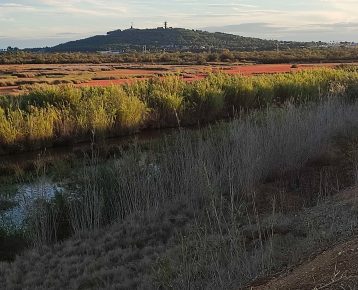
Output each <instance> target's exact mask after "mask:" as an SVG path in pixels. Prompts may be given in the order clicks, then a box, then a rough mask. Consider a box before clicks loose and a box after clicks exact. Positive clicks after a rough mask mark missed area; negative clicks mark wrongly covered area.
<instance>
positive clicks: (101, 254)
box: [0, 99, 358, 289]
mask: <svg viewBox="0 0 358 290" xmlns="http://www.w3.org/2000/svg"><path fill="white" fill-rule="evenodd" d="M357 110H358V104H356V103H354V104H352V103H350V104H345V103H342V102H340V101H337V100H336V99H332V100H330V101H327V102H323V103H321V104H318V105H310V106H301V107H294V106H292V105H289V106H287V107H285V108H284V109H268V110H267V111H265V112H257V113H254V114H252V115H250V116H248V117H247V118H245V119H241V120H237V121H234V122H232V123H230V124H222V125H219V126H214V127H212V128H208V129H205V130H201V131H196V132H185V131H182V132H181V133H180V134H178V136H173V137H172V138H168V139H167V140H165V142H162V144H161V145H160V148H159V149H158V148H152V149H153V150H149V151H143V150H141V149H140V148H139V147H135V148H133V149H132V150H129V151H127V152H126V154H124V155H123V157H121V158H119V159H118V160H110V161H108V162H107V163H105V164H97V163H96V159H91V160H92V161H91V163H90V164H88V165H87V166H86V167H84V170H83V171H82V172H80V173H79V177H78V178H77V181H76V185H77V190H75V191H74V194H71V198H69V199H68V206H69V208H70V209H74V210H72V211H71V210H70V215H69V217H70V219H69V222H70V224H71V225H72V228H73V230H74V232H75V236H74V237H73V238H71V239H69V240H68V241H66V242H64V243H62V244H56V245H54V246H49V247H44V248H42V249H37V250H32V251H29V252H27V253H25V254H23V255H21V256H20V257H18V258H17V259H16V260H15V261H14V262H13V263H11V264H2V265H1V266H0V287H3V288H9V289H35V288H46V289H59V288H66V289H98V288H105V289H148V288H149V289H150V288H165V289H167V288H172V289H183V288H187V289H203V288H204V289H234V288H238V287H240V286H243V285H245V284H246V283H248V282H250V281H251V280H252V279H254V278H256V277H259V276H263V275H267V274H268V273H271V272H272V271H276V270H278V269H282V267H285V266H287V265H290V264H292V263H295V262H297V261H299V259H300V257H302V256H304V255H306V254H310V253H311V251H312V250H314V249H317V248H319V247H321V246H322V245H327V244H328V243H330V242H332V241H334V240H336V239H337V237H340V238H344V237H348V236H350V235H352V234H353V233H354V232H355V229H356V226H357V217H356V213H355V209H354V208H353V207H352V206H351V204H349V203H346V202H342V203H339V204H337V203H333V202H330V201H327V202H325V203H322V204H318V205H317V206H316V207H313V208H311V209H304V210H303V211H301V212H295V213H292V214H284V210H283V207H285V205H281V206H280V207H278V200H277V196H279V195H278V194H276V195H272V200H271V202H270V206H268V208H269V210H267V207H266V210H265V209H263V208H262V206H260V205H259V204H257V201H258V199H257V194H258V193H259V192H260V191H259V186H260V184H262V183H263V182H264V181H265V180H267V179H268V178H271V179H272V178H277V179H280V177H283V176H284V174H285V173H287V172H291V171H293V172H295V171H297V170H299V169H300V168H302V167H304V166H305V165H306V164H307V163H308V162H309V161H311V160H313V159H315V158H316V157H317V156H319V155H321V154H322V153H323V152H325V151H326V149H327V146H328V145H329V144H330V143H331V141H332V138H333V137H334V136H337V135H338V134H343V135H346V136H350V135H351V134H352V133H353V129H354V128H357V126H358V115H357V114H356V112H357ZM352 171H353V168H351V169H350V172H352ZM350 182H351V183H353V179H351V180H350ZM298 186H299V185H298ZM283 194H287V192H284V193H283ZM318 194H319V192H318V189H317V193H316V195H318ZM47 236H48V235H45V237H47ZM43 242H44V241H43V239H42V237H40V241H39V243H40V244H41V245H42V244H43ZM45 242H46V239H45Z"/></svg>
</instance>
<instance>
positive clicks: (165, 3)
mask: <svg viewBox="0 0 358 290" xmlns="http://www.w3.org/2000/svg"><path fill="white" fill-rule="evenodd" d="M357 12H358V0H301V1H299V0H238V1H229V0H221V1H218V0H171V1H170V0H147V1H145V0H126V1H122V0H0V48H4V47H6V46H8V45H11V46H18V47H40V46H46V45H49V46H51V45H54V44H58V43H61V42H65V41H68V40H72V39H78V38H83V37H87V36H90V35H94V34H105V33H106V32H107V31H110V30H114V29H118V28H121V29H123V28H128V27H129V26H130V23H131V22H133V23H134V26H135V27H138V28H145V27H157V26H160V25H162V23H163V22H164V21H165V20H167V21H168V22H169V25H170V26H173V27H185V28H205V29H207V30H209V31H224V32H229V33H235V34H240V35H244V36H256V37H261V38H267V39H287V40H323V41H331V40H334V41H342V40H348V41H357V42H358V13H357Z"/></svg>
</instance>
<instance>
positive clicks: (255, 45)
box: [48, 28, 312, 52]
mask: <svg viewBox="0 0 358 290" xmlns="http://www.w3.org/2000/svg"><path fill="white" fill-rule="evenodd" d="M311 45H312V43H300V42H279V41H276V40H263V39H259V38H251V37H243V36H238V35H233V34H227V33H220V32H215V33H210V32H206V31H200V30H189V29H183V28H168V29H164V28H157V29H133V28H131V29H126V30H115V31H110V32H108V33H107V34H106V35H96V36H93V37H89V38H86V39H81V40H76V41H71V42H67V43H63V44H60V45H57V46H55V47H52V48H49V49H48V51H50V52H95V51H109V50H111V51H121V52H130V51H142V50H143V47H144V46H146V49H147V50H150V51H163V50H166V51H183V50H184V51H202V50H209V49H212V50H220V49H230V50H236V51H253V50H273V49H276V48H277V46H279V47H280V48H281V49H287V48H297V47H302V46H304V47H308V46H311Z"/></svg>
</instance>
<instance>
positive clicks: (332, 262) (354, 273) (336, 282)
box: [248, 188, 358, 290]
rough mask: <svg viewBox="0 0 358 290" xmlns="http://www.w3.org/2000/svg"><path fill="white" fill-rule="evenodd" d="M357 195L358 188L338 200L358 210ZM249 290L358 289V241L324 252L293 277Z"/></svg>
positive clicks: (302, 267)
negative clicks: (348, 203) (348, 202)
mask: <svg viewBox="0 0 358 290" xmlns="http://www.w3.org/2000/svg"><path fill="white" fill-rule="evenodd" d="M357 195H358V188H355V189H353V190H350V191H346V192H344V193H343V194H342V195H339V197H338V199H339V200H346V201H348V200H349V201H351V202H352V207H355V208H356V210H357V208H358V207H357V204H356V201H357V199H356V198H357ZM248 289H251V290H273V289H282V290H283V289H285V290H296V289H305V290H306V289H307V290H308V289H314V290H320V289H325V290H335V289H342V290H344V289H358V237H355V238H353V239H351V240H350V241H348V242H345V243H342V244H339V245H336V246H334V247H332V248H331V249H328V250H326V251H324V252H323V253H321V254H319V255H317V256H316V257H315V258H313V259H312V260H310V261H308V262H306V263H304V264H302V265H300V266H298V267H296V268H294V269H293V270H292V271H291V272H290V273H286V274H284V275H282V276H279V277H276V278H274V279H272V280H271V281H269V282H267V283H264V284H261V285H257V286H254V287H251V288H248Z"/></svg>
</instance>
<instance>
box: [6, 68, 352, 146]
mask: <svg viewBox="0 0 358 290" xmlns="http://www.w3.org/2000/svg"><path fill="white" fill-rule="evenodd" d="M357 80H358V73H357V72H356V71H355V70H347V69H339V70H333V69H323V70H317V71H305V72H298V73H294V74H282V75H275V76H257V77H243V76H230V75H225V74H213V75H210V76H209V77H208V78H206V79H204V80H201V81H196V82H193V83H185V82H184V81H183V80H182V79H181V78H180V77H176V76H172V77H167V78H163V79H160V78H157V79H151V80H147V81H140V82H136V83H134V84H130V85H126V86H124V87H119V86H118V87H116V86H113V87H109V88H93V87H89V88H74V87H72V86H45V87H38V88H37V89H35V90H33V91H32V92H30V93H28V94H25V95H22V96H18V97H13V96H8V97H1V98H0V147H1V151H2V153H5V152H11V151H13V152H18V151H19V150H28V149H33V148H41V147H49V146H54V145H60V144H66V143H76V142H79V141H84V140H89V139H90V138H93V136H94V135H95V136H97V137H109V136H119V135H124V134H128V133H130V132H135V131H138V130H140V129H144V128H150V127H156V128H157V127H177V126H186V125H193V124H198V123H201V124H202V123H207V122H211V121H214V120H218V119H223V118H227V117H232V116H233V115H236V113H237V112H238V111H242V110H243V111H248V110H252V109H260V108H265V107H268V106H282V105H283V104H285V103H286V102H291V103H293V104H302V103H305V102H309V101H312V102H318V101H320V100H321V99H322V98H324V97H326V96H327V95H332V94H340V95H341V97H342V99H347V100H348V99H350V100H353V99H355V98H356V91H357V90H358V89H357V88H358V86H357V83H358V81H357Z"/></svg>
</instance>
